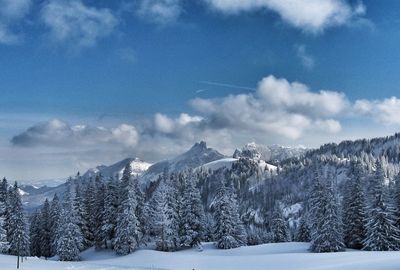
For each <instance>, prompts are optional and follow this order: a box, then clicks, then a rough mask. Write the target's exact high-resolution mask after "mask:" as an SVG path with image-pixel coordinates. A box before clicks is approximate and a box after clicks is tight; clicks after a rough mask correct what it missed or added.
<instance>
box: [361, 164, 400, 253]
mask: <svg viewBox="0 0 400 270" xmlns="http://www.w3.org/2000/svg"><path fill="white" fill-rule="evenodd" d="M384 179H385V174H384V171H383V167H382V164H381V163H380V162H377V163H376V168H375V173H374V175H373V177H371V178H370V187H371V191H370V200H371V204H370V206H369V209H368V222H367V224H366V237H365V239H364V241H363V245H364V249H365V250H373V251H384V250H398V248H399V241H400V237H399V235H400V233H399V229H398V228H397V227H396V225H395V224H396V218H395V214H394V212H395V209H394V208H393V206H391V205H390V204H389V203H388V202H387V197H386V192H385V187H384Z"/></svg>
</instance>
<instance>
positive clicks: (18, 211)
mask: <svg viewBox="0 0 400 270" xmlns="http://www.w3.org/2000/svg"><path fill="white" fill-rule="evenodd" d="M8 199H9V207H10V209H12V211H9V228H8V239H7V240H8V242H9V243H10V254H12V255H18V254H19V255H20V256H28V255H29V248H30V246H29V234H28V227H27V223H26V219H25V215H24V209H23V207H22V202H21V195H20V194H19V188H18V184H17V182H15V184H14V187H13V188H10V189H9V193H8Z"/></svg>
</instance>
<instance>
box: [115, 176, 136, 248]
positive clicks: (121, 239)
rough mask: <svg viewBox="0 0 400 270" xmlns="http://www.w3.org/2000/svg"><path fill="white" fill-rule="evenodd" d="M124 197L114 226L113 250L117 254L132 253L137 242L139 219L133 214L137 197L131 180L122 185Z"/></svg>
mask: <svg viewBox="0 0 400 270" xmlns="http://www.w3.org/2000/svg"><path fill="white" fill-rule="evenodd" d="M124 188H126V190H124V191H123V192H124V193H125V194H126V196H127V197H126V198H125V199H124V201H123V202H122V204H121V209H120V211H119V215H118V219H117V227H116V235H115V242H114V250H115V251H116V253H117V254H119V255H127V254H129V253H132V252H133V251H134V250H135V249H136V248H137V247H138V244H139V234H140V232H139V221H138V218H137V217H136V214H135V209H136V208H137V198H136V193H135V190H134V186H133V181H132V180H128V185H127V186H124Z"/></svg>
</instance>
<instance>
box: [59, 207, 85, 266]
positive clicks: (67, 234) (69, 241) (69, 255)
mask: <svg viewBox="0 0 400 270" xmlns="http://www.w3.org/2000/svg"><path fill="white" fill-rule="evenodd" d="M58 235H59V239H58V241H57V255H58V256H59V258H60V261H78V260H79V244H80V243H81V242H82V236H81V235H80V231H79V227H78V225H76V224H75V223H74V219H73V217H72V213H71V209H70V208H69V209H68V208H66V209H63V210H62V214H61V220H60V228H59V231H58Z"/></svg>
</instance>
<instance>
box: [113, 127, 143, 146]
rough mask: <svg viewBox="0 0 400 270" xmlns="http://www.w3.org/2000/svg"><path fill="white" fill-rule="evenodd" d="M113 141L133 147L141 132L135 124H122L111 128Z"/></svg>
mask: <svg viewBox="0 0 400 270" xmlns="http://www.w3.org/2000/svg"><path fill="white" fill-rule="evenodd" d="M111 133H112V138H113V141H115V142H118V143H121V144H123V145H125V146H129V147H133V146H135V145H136V144H137V143H138V141H139V134H138V132H137V130H136V128H135V127H134V126H131V125H127V124H121V125H120V126H118V127H116V128H113V129H112V130H111Z"/></svg>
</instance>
